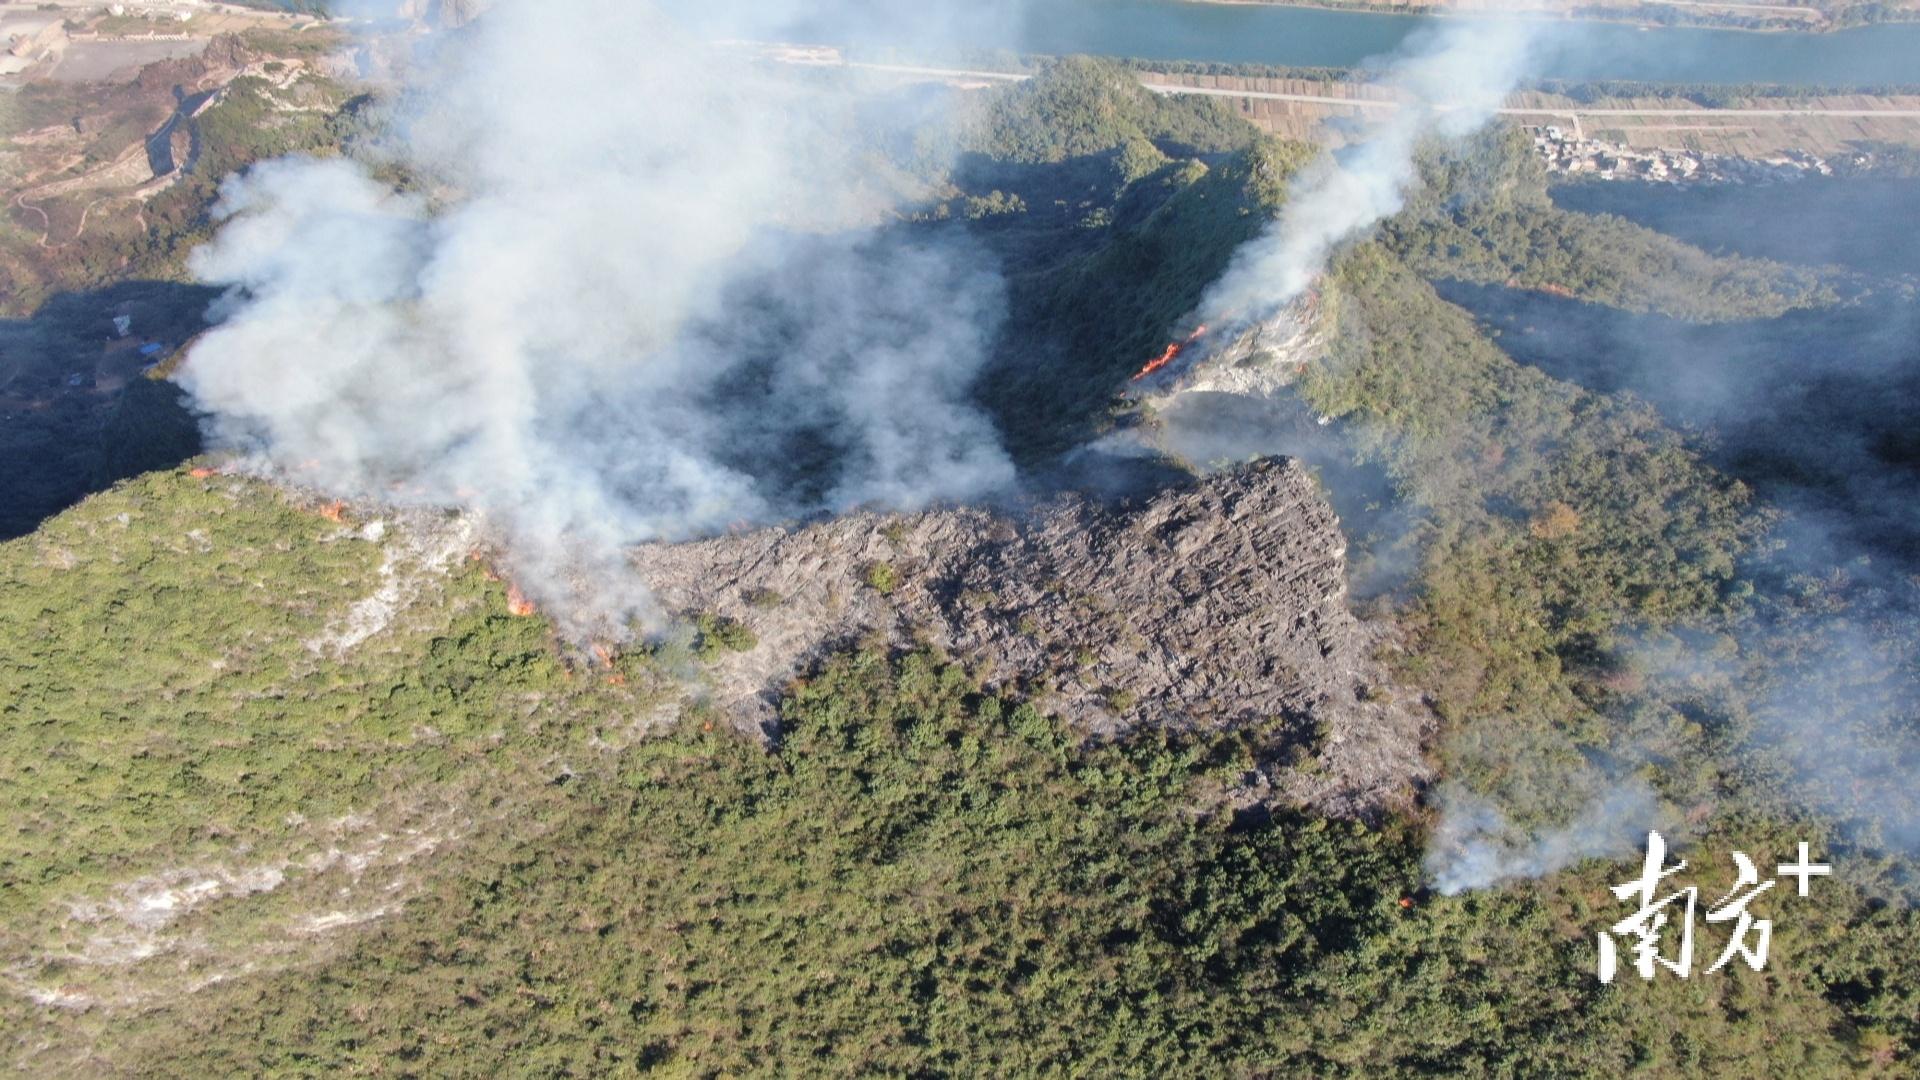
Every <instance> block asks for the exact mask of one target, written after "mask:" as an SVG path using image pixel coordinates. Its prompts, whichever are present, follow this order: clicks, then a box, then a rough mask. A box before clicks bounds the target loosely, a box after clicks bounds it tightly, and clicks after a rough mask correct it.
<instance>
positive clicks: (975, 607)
mask: <svg viewBox="0 0 1920 1080" xmlns="http://www.w3.org/2000/svg"><path fill="white" fill-rule="evenodd" d="M1345 555H1346V543H1345V540H1344V538H1343V537H1342V535H1341V532H1340V528H1339V522H1338V521H1337V520H1336V518H1335V517H1334V513H1333V511H1332V509H1331V508H1329V507H1328V506H1327V504H1326V502H1325V501H1324V500H1323V499H1322V498H1321V497H1320V494H1319V492H1318V491H1317V489H1316V488H1315V485H1314V482H1313V480H1312V478H1311V477H1310V476H1309V475H1308V473H1307V472H1306V470H1305V469H1304V468H1303V467H1302V466H1300V465H1299V464H1297V463H1295V462H1291V461H1286V460H1278V459H1270V460H1265V461H1261V462H1256V463H1254V464H1252V465H1249V466H1246V467H1244V468H1241V469H1238V470H1235V471H1232V472H1227V473H1222V474H1218V475H1215V476H1211V477H1208V478H1205V479H1202V480H1196V481H1194V482H1192V483H1191V484H1189V485H1187V486H1184V487H1180V488H1176V489H1173V490H1167V491H1163V492H1161V493H1159V494H1156V495H1153V496H1151V497H1148V498H1143V499H1138V500H1135V501H1133V502H1132V503H1130V504H1121V505H1116V506H1101V505H1096V504H1094V503H1091V502H1087V501H1084V500H1080V499H1077V498H1068V499H1063V500H1061V501H1057V502H1053V503H1049V504H1046V505H1044V506H1042V507H1040V508H1038V509H1036V510H1034V511H1032V512H1030V513H1028V514H1025V515H1021V516H1019V517H1013V516H1004V515H997V514H994V513H990V512H987V511H983V510H974V509H955V510H940V511H933V512H927V513H922V514H915V515H876V514H854V515H850V516H846V517H842V518H838V519H835V520H832V521H826V522H822V523H819V524H813V525H807V526H804V527H800V528H795V529H783V528H774V529H763V530H759V531H755V532H750V533H744V534H739V535H734V536H727V537H721V538H716V539H711V540H705V541H698V542H693V543H683V544H655V545H646V546H642V547H640V548H638V549H636V550H635V551H634V553H633V560H634V563H635V565H636V567H637V568H638V570H639V572H640V574H641V576H642V577H643V578H644V579H645V580H646V581H647V583H648V584H649V585H650V586H651V587H652V588H653V590H654V592H655V594H656V595H657V596H658V598H659V599H660V601H661V602H662V603H663V604H664V605H665V606H666V607H667V608H668V609H669V610H671V611H674V612H676V613H679V614H681V615H683V616H686V617H688V618H689V619H692V618H695V617H698V616H701V615H706V616H719V617H722V618H726V619H731V620H734V621H737V622H739V623H741V624H744V625H745V626H746V627H747V628H748V629H749V630H751V631H752V634H753V637H754V639H755V643H754V644H753V646H752V647H751V648H748V649H746V650H745V651H741V652H731V653H725V654H723V655H722V656H720V657H719V658H717V659H716V660H715V661H714V662H713V663H712V664H711V665H710V666H709V667H708V669H707V671H706V675H707V679H708V682H709V685H710V687H711V692H712V694H713V697H714V700H715V703H716V704H719V705H721V706H723V707H725V708H727V709H730V710H732V711H733V712H734V713H735V714H736V715H737V716H738V717H739V718H740V719H742V720H743V721H746V722H748V723H756V724H759V725H760V726H762V727H763V728H766V729H769V730H771V729H772V728H773V727H774V726H775V722H776V717H775V711H774V710H775V707H776V703H777V701H778V698H779V695H780V692H781V690H782V689H783V688H784V687H785V686H786V684H787V683H788V682H789V681H790V680H791V678H792V677H794V676H795V675H796V674H798V673H800V672H802V671H804V670H805V668H806V667H807V666H808V665H809V664H811V663H812V662H814V661H815V660H817V659H818V658H819V657H820V656H822V655H823V654H825V653H826V652H828V651H830V650H831V649H834V648H838V647H843V646H845V645H847V644H849V643H852V642H855V641H859V640H861V639H870V638H873V637H874V636H876V635H878V636H880V637H883V638H884V639H885V640H887V641H888V642H889V643H892V644H895V645H910V644H923V645H928V646H932V647H935V648H939V649H942V650H945V651H947V652H948V653H950V654H952V655H954V656H955V657H956V658H958V659H961V660H963V661H964V662H966V663H967V664H968V665H969V666H971V667H972V668H973V669H974V670H976V671H979V672H981V673H982V674H983V675H984V677H985V679H986V681H987V683H988V684H989V686H992V687H996V688H1005V689H1009V690H1017V691H1019V692H1020V693H1022V694H1025V695H1029V696H1030V697H1032V698H1034V699H1035V700H1036V701H1037V702H1038V703H1039V704H1040V705H1041V706H1042V707H1044V708H1046V709H1049V710H1051V711H1054V712H1057V713H1059V714H1060V715H1061V716H1063V717H1064V718H1066V719H1067V720H1068V721H1070V722H1071V723H1073V724H1075V725H1076V726H1078V727H1080V728H1081V729H1082V730H1085V731H1086V732H1088V733H1089V735H1092V736H1104V735H1113V734H1118V733H1121V732H1124V731H1127V730H1130V729H1133V728H1136V727H1140V726H1151V725H1162V726H1169V727H1196V726H1197V727H1207V728H1238V727H1247V726H1253V725H1260V726H1261V727H1262V730H1263V731H1266V732H1268V733H1269V734H1268V737H1267V739H1266V751H1267V752H1266V754H1265V759H1266V761H1267V764H1266V765H1265V766H1264V767H1263V768H1262V769H1261V770H1259V772H1258V773H1256V774H1253V775H1249V776H1248V777H1247V778H1246V785H1245V788H1244V789H1243V790H1242V791H1241V792H1239V793H1237V797H1238V798H1239V799H1240V800H1241V801H1243V802H1246V803H1254V802H1265V801H1277V802H1289V803H1298V804H1304V805H1308V806H1312V807H1314V808H1315V809H1318V810H1320V811H1322V812H1327V813H1334V814H1344V815H1361V814H1369V813H1371V812H1373V811H1376V810H1379V809H1382V808H1387V807H1396V806H1400V805H1403V804H1404V803H1405V802H1406V801H1407V800H1409V799H1410V798H1411V796H1412V794H1413V793H1414V791H1415V789H1416V788H1417V787H1418V786H1419V785H1420V784H1421V783H1423V782H1424V780H1425V779H1426V776H1427V768H1426V766H1425V764H1424V762H1423V760H1422V757H1421V742H1422V740H1423V738H1424V736H1425V734H1426V731H1427V726H1428V724H1429V722H1430V721H1429V717H1428V713H1427V712H1426V710H1425V708H1424V707H1423V706H1422V705H1421V704H1420V702H1419V701H1418V700H1417V698H1416V697H1415V696H1413V695H1410V694H1408V693H1407V692H1405V691H1403V690H1399V689H1396V688H1394V687H1393V686H1392V685H1391V683H1390V682H1389V680H1388V678H1387V676H1386V673H1385V672H1384V671H1383V670H1382V669H1381V665H1380V664H1379V663H1378V661H1377V660H1376V659H1375V653H1376V652H1377V651H1378V650H1379V648H1380V647H1381V646H1382V644H1383V635H1384V631H1382V630H1381V629H1379V628H1376V627H1372V626H1369V625H1367V624H1363V623H1362V622H1360V621H1359V620H1357V619H1356V618H1355V617H1354V616H1353V615H1352V614H1351V613H1350V612H1349V611H1348V610H1347V605H1346V599H1347V590H1346V562H1345Z"/></svg>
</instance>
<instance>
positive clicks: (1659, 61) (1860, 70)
mask: <svg viewBox="0 0 1920 1080" xmlns="http://www.w3.org/2000/svg"><path fill="white" fill-rule="evenodd" d="M982 7H983V8H991V7H993V5H990V4H983V5H982ZM1442 18H1448V19H1451V18H1466V17H1464V16H1445V17H1442ZM1438 21H1440V19H1436V18H1432V17H1422V16H1411V15H1383V14H1368V13H1359V12H1344V11H1325V10H1320V9H1315V8H1299V7H1282V6H1275V5H1264V4H1200V3H1185V2H1182V0H1030V2H1029V3H1027V4H1026V5H1024V12H1023V14H1022V15H1021V16H1020V17H1018V18H1015V19H1006V20H996V19H989V18H975V19H970V20H967V21H966V24H965V25H964V26H963V27H961V28H959V29H955V28H952V27H949V28H946V29H945V30H944V32H943V40H942V44H945V45H948V46H949V47H953V46H958V47H963V48H972V49H1007V50H1013V51H1017V52H1029V53H1048V54H1063V53H1093V54H1096V55H1104V56H1133V57H1142V58H1146V59H1152V60H1210V61H1221V62H1228V63H1260V64H1283V65H1291V66H1302V67H1352V66H1354V65H1355V64H1358V63H1359V62H1360V61H1361V60H1363V59H1365V58H1366V57H1369V56H1376V55H1379V54H1381V53H1386V52H1391V51H1392V50H1393V49H1394V48H1395V47H1396V46H1398V45H1399V44H1400V43H1401V42H1402V41H1403V40H1404V39H1405V38H1406V37H1407V36H1408V35H1409V34H1413V33H1416V32H1418V31H1420V30H1422V29H1425V28H1428V27H1431V26H1432V25H1433V24H1434V23H1436V22H1438ZM1553 21H1554V23H1555V26H1556V28H1557V29H1560V30H1564V31H1568V32H1570V34H1571V37H1572V39H1573V40H1572V41H1571V42H1570V43H1569V44H1567V45H1563V46H1561V47H1559V48H1555V49H1553V50H1550V55H1545V56H1542V57H1541V58H1540V62H1539V63H1538V64H1537V65H1536V67H1535V70H1534V71H1533V75H1534V76H1535V77H1538V78H1560V79H1580V80H1592V79H1636V80H1650V81H1657V82H1708V83H1753V82H1765V83H1801V84H1807V83H1814V84H1820V85H1828V86H1870V85H1879V84H1889V83H1902V84H1920V24H1914V23H1909V24H1896V25H1884V26H1869V27H1861V28H1858V29H1853V30H1843V31H1839V32H1837V33H1829V34H1801V33H1751V32H1746V31H1739V30H1701V29H1692V28H1675V27H1655V28H1650V29H1644V30H1643V29H1641V28H1640V27H1638V26H1633V25H1627V24H1622V23H1600V22H1578V23H1574V22H1567V21H1564V20H1553ZM794 29H800V31H801V32H802V33H804V32H805V30H804V29H801V28H790V31H789V32H792V30H794ZM812 29H813V30H814V31H815V33H814V34H813V35H812V36H810V37H804V38H801V40H813V41H819V42H822V43H833V44H842V43H847V42H846V41H845V39H844V35H841V34H837V33H836V32H835V31H834V29H833V28H831V27H827V26H816V27H813V28H812ZM914 37H915V35H913V34H910V33H908V32H907V31H905V30H897V31H896V32H895V34H894V36H893V40H891V41H887V40H880V39H872V38H869V39H868V40H867V41H865V42H853V43H854V44H876V45H878V44H905V43H906V42H908V41H910V40H912V39H913V38H914ZM918 45H919V46H920V47H921V48H925V47H926V45H927V42H926V41H925V40H924V38H921V40H920V41H919V42H918Z"/></svg>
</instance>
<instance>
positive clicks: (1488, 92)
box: [1202, 20, 1546, 325]
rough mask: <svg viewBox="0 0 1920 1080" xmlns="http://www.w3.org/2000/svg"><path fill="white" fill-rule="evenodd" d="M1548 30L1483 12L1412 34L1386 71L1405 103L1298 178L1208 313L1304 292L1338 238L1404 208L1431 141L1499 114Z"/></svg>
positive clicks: (1225, 313)
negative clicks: (1419, 155) (1481, 16)
mask: <svg viewBox="0 0 1920 1080" xmlns="http://www.w3.org/2000/svg"><path fill="white" fill-rule="evenodd" d="M1545 33H1546V32H1545V30H1543V28H1542V27H1541V25H1540V24H1539V23H1536V22H1530V21H1525V20H1491V21H1482V20H1475V21H1472V22H1450V23H1447V24H1445V25H1443V26H1442V27H1441V28H1440V29H1438V30H1435V31H1433V32H1431V33H1429V34H1426V35H1423V36H1421V37H1417V38H1415V39H1412V40H1410V41H1409V42H1408V44H1407V46H1406V47H1405V49H1404V50H1403V51H1402V53H1401V54H1400V55H1398V56H1396V57H1393V58H1389V59H1388V60H1387V61H1386V66H1387V69H1388V70H1387V71H1386V73H1385V74H1384V75H1383V76H1381V77H1380V79H1379V80H1378V82H1379V84H1380V85H1382V86H1385V87H1387V88H1390V89H1392V90H1395V91H1397V92H1398V94H1399V96H1400V100H1401V106H1400V108H1398V109H1396V110H1394V111H1393V112H1392V113H1390V114H1389V115H1388V117H1387V119H1386V120H1384V121H1383V122H1382V123H1380V124H1379V125H1378V126H1377V127H1375V128H1372V129H1370V130H1369V131H1368V132H1367V134H1366V138H1365V139H1364V140H1363V141H1362V142H1360V143H1359V144H1357V145H1355V146H1353V147H1351V148H1349V149H1347V150H1344V151H1342V152H1340V153H1338V154H1336V155H1334V156H1332V157H1330V158H1324V159H1322V160H1321V161H1319V162H1318V163H1316V164H1315V165H1313V166H1310V167H1309V168H1308V170H1307V171H1306V172H1305V173H1304V174H1303V175H1302V176H1301V177H1299V178H1298V179H1297V180H1295V182H1294V183H1293V185H1292V188H1291V190H1290V191H1289V192H1288V198H1287V205H1286V208H1285V209H1284V210H1283V211H1282V212H1281V215H1280V219H1279V220H1278V221H1277V222H1275V223H1274V225H1273V227H1272V228H1270V229H1269V230H1268V231H1267V232H1266V233H1265V234H1263V235H1262V236H1261V237H1260V238H1258V239H1256V240H1255V241H1253V242H1252V243H1250V244H1248V245H1246V246H1245V247H1243V248H1241V249H1240V251H1239V252H1238V253H1237V254H1236V255H1235V256H1234V260H1233V263H1232V265H1230V266H1229V267H1228V268H1227V272H1226V273H1225V274H1224V275H1222V277H1221V279H1220V281H1219V282H1218V283H1217V284H1215V285H1214V287H1213V289H1212V290H1211V291H1210V292H1209V294H1208V296H1207V299H1206V301H1205V302H1204V304H1203V305H1202V312H1203V316H1202V321H1203V322H1206V323H1208V324H1210V325H1211V324H1224V323H1229V322H1231V321H1232V320H1235V319H1248V318H1255V319H1257V318H1262V317H1265V316H1267V315H1270V314H1271V313H1273V312H1275V311H1278V310H1279V309H1280V308H1281V307H1284V306H1285V305H1286V304H1287V303H1289V302H1291V301H1292V300H1293V299H1295V298H1296V297H1298V296H1299V295H1300V294H1301V293H1303V292H1305V291H1306V289H1307V287H1308V286H1309V285H1310V284H1312V282H1313V279H1314V278H1315V277H1317V276H1318V275H1319V274H1320V272H1321V271H1322V270H1323V269H1325V268H1326V264H1327V258H1328V256H1330V255H1331V254H1332V253H1333V250H1334V248H1335V247H1336V246H1338V245H1339V244H1340V243H1341V242H1342V241H1345V240H1349V239H1351V238H1353V237H1354V236H1356V235H1358V234H1359V233H1360V232H1361V230H1363V229H1366V228H1367V227H1369V226H1371V225H1373V224H1375V223H1377V222H1379V221H1380V220H1381V219H1383V218H1385V217H1387V216H1388V215H1390V214H1392V213H1394V212H1395V211H1397V210H1399V209H1400V207H1401V206H1402V205H1403V203H1404V201H1405V198H1406V193H1407V189H1408V188H1409V187H1410V186H1411V185H1412V184H1413V183H1414V181H1415V180H1416V178H1417V176H1418V171H1417V169H1416V168H1415V163H1414V152H1415V150H1416V149H1418V147H1419V145H1420V143H1421V142H1422V141H1423V140H1426V139H1431V138H1435V137H1441V138H1445V137H1449V136H1456V137H1457V136H1461V135H1465V134H1467V133H1469V132H1472V131H1474V130H1476V129H1478V128H1479V127H1480V126H1482V125H1483V124H1485V123H1486V122H1487V121H1489V120H1491V119H1493V117H1494V110H1495V109H1497V108H1499V106H1500V103H1501V101H1502V100H1503V99H1504V98H1505V97H1506V95H1507V94H1508V93H1510V92H1511V91H1512V90H1513V89H1514V88H1515V87H1516V86H1518V85H1519V84H1520V82H1521V80H1522V79H1523V78H1525V77H1526V75H1527V73H1528V68H1529V64H1530V63H1531V62H1532V61H1533V60H1535V59H1536V57H1537V56H1538V54H1539V53H1540V51H1541V49H1542V47H1543V45H1544V44H1545Z"/></svg>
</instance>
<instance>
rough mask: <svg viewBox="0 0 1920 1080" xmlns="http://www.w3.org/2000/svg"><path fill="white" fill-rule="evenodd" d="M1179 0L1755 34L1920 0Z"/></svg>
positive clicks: (1887, 12) (1861, 16) (1914, 15)
mask: <svg viewBox="0 0 1920 1080" xmlns="http://www.w3.org/2000/svg"><path fill="white" fill-rule="evenodd" d="M1178 2H1180V3H1185V4H1195V5H1204V6H1210V7H1247V8H1302V9H1306V10H1314V11H1339V12H1351V13H1356V14H1366V15H1385V16H1398V17H1401V18H1407V19H1424V18H1461V17H1466V18H1486V17H1489V16H1492V15H1495V14H1498V15H1503V16H1511V17H1519V18H1537V19H1547V20H1552V21H1555V22H1581V23H1604V24H1608V25H1613V26H1632V27H1637V28H1640V29H1643V30H1659V29H1665V28H1673V27H1682V28H1689V29H1699V30H1728V31H1737V32H1743V33H1756V34H1824V33H1830V32H1833V31H1837V30H1849V29H1857V28H1860V27H1865V26H1884V25H1895V24H1904V23H1913V22H1920V4H1914V5H1912V6H1909V7H1906V8H1895V7H1888V6H1886V5H1879V4H1872V5H1866V4H1862V5H1857V6H1855V7H1852V8H1842V9H1840V11H1839V12H1838V13H1837V15H1836V13H1829V12H1827V11H1825V10H1823V9H1821V8H1818V7H1811V6H1803V5H1795V4H1744V3H1727V4H1719V3H1711V2H1708V0H1632V2H1621V3H1610V2H1607V0H1593V2H1588V3H1554V2H1552V0H1540V2H1537V3H1533V4H1529V5H1528V6H1526V7H1522V8H1504V9H1502V10H1500V11H1497V12H1496V11H1493V10H1490V9H1488V8H1487V7H1485V6H1473V5H1472V4H1470V3H1462V2H1456V0H1428V2H1425V3H1419V2H1414V3H1409V2H1406V0H1399V2H1395V0H1379V2H1375V0H1178Z"/></svg>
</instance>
